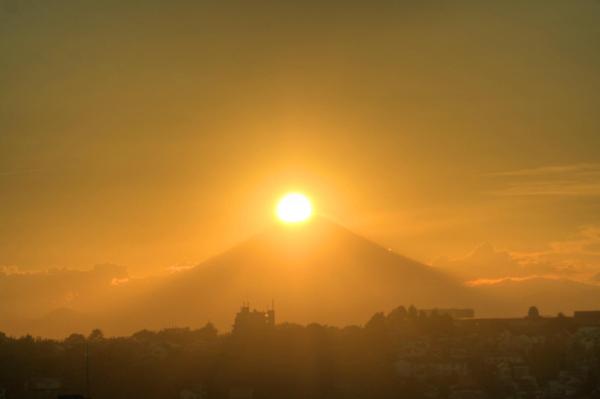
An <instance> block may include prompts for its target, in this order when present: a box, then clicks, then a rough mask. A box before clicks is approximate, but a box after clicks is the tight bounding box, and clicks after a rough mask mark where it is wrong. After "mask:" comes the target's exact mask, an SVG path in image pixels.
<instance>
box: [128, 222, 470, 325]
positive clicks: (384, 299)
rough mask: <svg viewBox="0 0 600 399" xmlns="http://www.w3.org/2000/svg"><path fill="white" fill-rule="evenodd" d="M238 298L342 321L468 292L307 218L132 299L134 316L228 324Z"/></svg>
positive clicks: (460, 302)
mask: <svg viewBox="0 0 600 399" xmlns="http://www.w3.org/2000/svg"><path fill="white" fill-rule="evenodd" d="M246 300H248V301H250V302H251V304H252V305H253V306H256V307H257V308H263V309H264V308H266V307H267V306H269V305H270V303H271V300H274V301H275V303H276V308H277V313H278V317H279V318H280V319H283V320H286V321H293V322H300V323H308V322H320V323H328V324H337V325H340V324H341V325H343V324H351V323H363V322H365V321H366V320H367V319H368V318H369V317H370V316H371V315H372V314H373V313H374V312H375V311H379V310H389V309H391V308H393V307H395V306H398V305H400V304H404V305H409V304H412V303H414V304H415V305H417V306H420V307H435V306H438V307H441V306H444V307H446V306H466V305H468V304H469V303H473V300H474V298H473V296H472V294H471V293H470V291H469V290H468V289H466V288H464V287H463V286H461V285H460V284H458V283H457V282H455V281H454V280H452V279H451V278H449V277H448V276H446V275H444V274H442V273H441V272H439V271H437V270H434V269H432V268H430V267H428V266H426V265H423V264H421V263H419V262H416V261H413V260H410V259H408V258H405V257H403V256H400V255H397V254H395V253H393V252H390V251H388V250H386V249H385V248H383V247H381V246H379V245H377V244H375V243H373V242H371V241H369V240H367V239H365V238H362V237H360V236H358V235H356V234H354V233H352V232H350V231H349V230H347V229H345V228H343V227H341V226H339V225H336V224H334V223H332V222H330V221H327V220H325V219H322V218H315V219H314V220H312V221H311V222H309V223H306V224H302V225H292V226H285V225H275V226H272V227H270V228H269V229H267V230H266V231H265V232H263V233H262V234H259V235H257V236H255V237H253V238H251V239H250V240H248V241H246V242H244V243H242V244H240V245H238V246H236V247H234V248H232V249H231V250H229V251H227V252H225V253H223V254H222V255H219V256H217V257H215V258H212V259H210V260H208V261H206V262H204V263H202V264H200V265H198V266H196V267H195V268H193V269H191V270H189V271H186V272H182V273H179V274H178V275H177V276H176V277H175V278H173V279H172V280H171V281H169V282H168V283H166V284H164V285H163V286H162V288H161V289H160V290H157V291H156V292H154V293H152V295H150V296H147V297H146V298H144V300H143V301H142V302H141V303H139V304H138V308H137V309H136V311H135V313H136V320H135V324H144V326H147V327H159V326H164V325H165V324H176V325H199V324H201V323H204V322H206V321H209V320H210V321H211V322H214V323H215V324H217V326H219V327H220V328H228V327H229V326H230V324H231V321H232V318H233V316H234V314H235V312H236V311H237V309H238V307H239V306H240V304H241V303H242V301H246ZM128 324H131V322H129V323H128ZM132 327H133V326H132ZM137 327H141V325H139V326H137Z"/></svg>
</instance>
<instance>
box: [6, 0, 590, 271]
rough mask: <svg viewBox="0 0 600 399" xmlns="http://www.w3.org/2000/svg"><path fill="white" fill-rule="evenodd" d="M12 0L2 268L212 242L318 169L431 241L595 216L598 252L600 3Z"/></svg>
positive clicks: (346, 199)
mask: <svg viewBox="0 0 600 399" xmlns="http://www.w3.org/2000/svg"><path fill="white" fill-rule="evenodd" d="M125 3H130V4H129V5H127V4H125ZM0 4H2V8H0V266H17V267H19V268H22V269H27V270H35V269H44V268H48V267H63V266H64V267H72V268H87V267H90V266H92V265H94V264H99V263H107V262H110V263H115V264H119V265H124V266H127V267H128V269H129V270H130V271H131V272H132V273H134V274H144V273H149V272H154V271H157V270H162V269H165V268H167V267H171V266H175V265H182V264H193V263H196V262H198V261H200V260H202V259H204V258H206V257H208V256H211V255H213V254H216V253H218V252H220V251H222V250H224V249H226V248H228V247H229V246H231V245H233V244H234V243H236V242H239V241H241V240H243V239H245V238H246V237H248V236H250V235H252V234H253V233H254V232H256V231H258V230H260V229H261V228H262V226H264V225H265V224H266V223H270V222H271V221H272V209H273V206H274V202H275V201H276V199H277V198H278V197H279V196H280V195H281V194H283V193H284V192H285V191H287V190H290V189H298V190H302V191H305V192H306V193H307V194H309V195H310V196H311V197H312V198H313V201H314V202H315V206H316V207H317V209H318V211H319V212H321V213H324V214H326V215H328V216H330V217H331V218H333V219H334V220H336V221H338V222H340V223H342V224H344V225H346V226H348V227H350V228H352V229H353V230H355V231H357V232H359V233H362V234H364V235H366V236H368V237H370V238H373V239H375V240H376V241H379V242H381V243H383V244H384V245H386V246H389V247H392V248H394V249H395V250H396V251H398V252H401V253H404V254H406V255H408V256H412V257H415V258H417V259H420V260H423V261H433V259H435V258H436V257H438V256H447V257H450V258H452V257H457V256H460V255H463V254H465V253H467V252H469V251H470V250H471V249H473V248H474V247H475V246H477V245H479V244H480V243H481V242H490V243H492V244H493V245H495V246H496V247H497V248H501V249H502V250H506V251H510V252H511V253H521V254H522V253H525V254H529V255H532V254H533V255H535V254H540V253H542V254H544V253H545V254H547V253H549V252H552V251H554V249H556V248H564V247H565V245H567V244H560V243H570V242H574V241H575V242H581V240H584V239H586V238H585V237H588V236H586V234H588V235H589V232H590V231H591V232H593V233H592V235H594V234H596V235H594V237H596V238H597V240H596V238H594V239H592V240H591V241H590V242H589V243H588V242H587V241H586V244H585V245H588V244H589V245H591V246H592V247H591V249H589V248H588V247H587V246H586V247H585V248H584V249H585V251H587V252H589V253H587V252H586V254H587V255H590V254H591V255H590V256H591V258H590V257H586V258H585V259H583V258H580V257H578V256H579V255H578V253H577V251H576V250H573V251H571V253H572V259H573V260H577V261H581V262H587V263H588V264H589V265H588V266H591V267H594V266H598V270H600V233H598V231H600V230H595V229H596V227H597V226H600V113H599V112H598V109H599V108H598V107H599V104H600V2H599V1H592V0H589V1H585V0H581V1H578V0H573V1H564V0H561V1H516V0H515V1H439V2H438V1H371V2H358V1H346V2H324V1H298V2H292V1H252V2H248V1H218V2H217V1H215V2H205V1H196V2H192V1H144V2H133V1H131V2H126V1H122V0H120V1H91V0H88V1H75V0H72V1H63V0H57V1H41V0H11V1H7V0H4V1H2V0H0ZM582 237H583V238H582ZM578 240H579V241H578ZM594 240H595V241H594ZM561 245H562V246H561ZM582 245H583V244H582ZM594 246H595V247H594ZM570 248H571V247H570ZM582 248H583V247H582ZM586 248H587V249H586ZM582 251H583V249H582ZM579 252H581V251H579ZM529 255H527V256H529ZM533 255H532V256H533ZM584 255H585V254H584ZM587 255H586V256H587ZM564 261H565V262H567V261H569V259H568V258H567V259H566V260H564Z"/></svg>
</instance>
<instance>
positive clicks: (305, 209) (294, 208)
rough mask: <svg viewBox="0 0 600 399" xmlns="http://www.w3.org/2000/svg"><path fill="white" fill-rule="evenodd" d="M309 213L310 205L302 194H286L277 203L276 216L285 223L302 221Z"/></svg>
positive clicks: (310, 212)
mask: <svg viewBox="0 0 600 399" xmlns="http://www.w3.org/2000/svg"><path fill="white" fill-rule="evenodd" d="M311 214H312V205H311V203H310V200H309V199H308V197H306V196H305V195H303V194H299V193H291V194H287V195H286V196H285V197H283V198H282V199H281V200H280V201H279V203H278V204H277V217H278V218H279V220H281V221H282V222H285V223H298V222H304V221H305V220H307V219H308V218H310V216H311Z"/></svg>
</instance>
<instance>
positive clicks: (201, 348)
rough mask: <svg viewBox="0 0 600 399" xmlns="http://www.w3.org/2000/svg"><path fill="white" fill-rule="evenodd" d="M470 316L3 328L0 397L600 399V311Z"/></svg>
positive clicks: (241, 315)
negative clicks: (115, 333) (37, 330)
mask: <svg viewBox="0 0 600 399" xmlns="http://www.w3.org/2000/svg"><path fill="white" fill-rule="evenodd" d="M451 314H454V315H457V316H465V317H466V318H463V319H455V318H452V316H450V315H451ZM470 316H472V314H471V312H470V311H469V310H465V309H461V310H439V311H438V310H436V309H430V310H418V309H416V308H415V307H414V306H411V307H409V308H408V309H406V308H404V307H402V306H400V307H398V308H396V309H394V310H392V311H391V312H389V313H388V314H384V313H376V314H375V315H373V316H372V317H371V318H370V320H368V322H367V323H366V324H365V325H364V326H360V327H359V326H348V327H344V328H337V327H330V326H325V325H320V324H315V323H313V324H308V325H305V326H302V325H298V324H290V323H283V324H276V319H275V311H274V309H269V310H267V311H259V310H254V309H251V308H250V306H249V305H248V304H244V306H243V307H242V308H241V309H240V311H239V312H238V314H237V315H236V317H235V320H234V324H233V329H232V331H231V333H226V334H219V333H218V332H217V330H216V329H215V327H214V326H213V325H212V324H207V325H205V326H204V327H202V328H200V329H189V328H169V329H164V330H160V331H158V332H154V331H148V330H142V331H139V332H137V333H135V334H133V335H131V336H129V337H114V338H107V337H104V335H103V333H102V332H101V331H100V330H94V331H92V332H91V333H90V334H89V335H88V336H87V337H85V336H83V335H81V334H72V335H70V336H69V337H67V338H66V339H64V340H61V341H57V340H48V339H41V338H33V337H31V336H24V337H21V338H11V337H7V336H6V335H4V334H1V333H0V395H3V396H0V397H3V398H4V397H6V398H8V399H11V398H61V399H67V398H73V399H75V398H79V399H81V398H84V397H88V398H98V399H102V398H111V399H114V398H157V399H158V398H161V399H162V398H180V399H197V398H219V399H220V398H223V399H245V398H247V399H252V398H265V399H271V398H273V399H275V398H278V399H279V398H298V399H300V398H302V399H305V398H416V399H419V398H451V399H461V398H465V399H466V398H600V312H589V311H588V312H577V313H575V314H574V316H573V317H566V316H564V315H558V316H556V317H544V316H540V312H539V311H538V310H537V308H535V307H531V308H530V309H529V312H528V314H527V315H526V316H525V317H521V318H513V319H475V318H472V317H470Z"/></svg>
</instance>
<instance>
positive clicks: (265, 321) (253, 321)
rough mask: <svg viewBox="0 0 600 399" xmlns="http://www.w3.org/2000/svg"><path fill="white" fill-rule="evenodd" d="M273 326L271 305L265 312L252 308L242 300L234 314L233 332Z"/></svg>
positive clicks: (273, 319)
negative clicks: (238, 309)
mask: <svg viewBox="0 0 600 399" xmlns="http://www.w3.org/2000/svg"><path fill="white" fill-rule="evenodd" d="M274 326H275V309H274V308H273V307H272V308H271V309H269V310H267V311H266V312H263V311H260V310H256V309H252V310H250V304H249V303H248V302H244V303H243V304H242V307H241V308H240V311H239V312H238V313H237V314H236V315H235V321H234V323H233V333H234V334H235V333H239V332H243V331H262V330H266V329H268V328H272V327H274Z"/></svg>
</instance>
